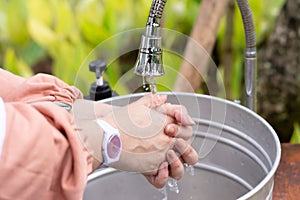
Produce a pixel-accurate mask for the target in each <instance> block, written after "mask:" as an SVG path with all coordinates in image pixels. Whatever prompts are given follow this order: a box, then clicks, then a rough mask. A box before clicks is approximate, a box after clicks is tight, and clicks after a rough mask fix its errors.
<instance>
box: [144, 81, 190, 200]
mask: <svg viewBox="0 0 300 200" xmlns="http://www.w3.org/2000/svg"><path fill="white" fill-rule="evenodd" d="M143 90H144V91H145V92H151V93H152V94H156V93H157V88H156V81H155V77H153V76H143ZM184 167H185V171H186V172H187V173H188V174H189V175H191V176H194V175H195V169H194V167H193V166H192V165H188V164H186V163H185V164H184ZM167 188H168V189H169V191H171V192H175V193H176V194H178V193H179V192H180V190H179V187H178V182H177V180H175V179H173V178H169V180H168V183H167V185H166V186H165V187H163V188H161V189H159V191H160V192H161V193H162V194H163V199H162V200H168V192H167Z"/></svg>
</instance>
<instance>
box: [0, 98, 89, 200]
mask: <svg viewBox="0 0 300 200" xmlns="http://www.w3.org/2000/svg"><path fill="white" fill-rule="evenodd" d="M4 105H5V113H6V115H5V120H6V135H5V139H4V143H3V149H2V154H1V162H0V180H5V181H0V199H80V198H81V197H82V194H83V191H84V187H85V184H86V176H87V174H88V173H89V172H91V170H92V158H91V156H90V154H89V153H88V152H87V151H86V150H85V149H84V148H83V145H82V144H81V141H80V140H79V138H78V136H77V135H75V134H74V132H75V130H76V127H75V126H74V123H73V120H72V118H71V116H70V114H69V113H68V112H67V111H65V110H64V109H63V108H60V107H58V106H56V105H54V104H53V103H51V102H49V103H44V102H43V103H35V104H31V105H30V104H25V103H5V104H4Z"/></svg>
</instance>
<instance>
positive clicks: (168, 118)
mask: <svg viewBox="0 0 300 200" xmlns="http://www.w3.org/2000/svg"><path fill="white" fill-rule="evenodd" d="M166 101H167V96H165V95H151V94H149V95H145V96H144V97H142V98H141V99H139V100H138V101H136V102H134V103H131V104H129V105H128V106H125V107H113V106H106V108H104V107H103V105H101V107H102V112H100V109H99V110H98V111H97V106H96V113H101V114H100V115H99V114H98V117H100V118H101V119H102V120H104V121H106V122H108V123H109V124H110V125H111V126H113V127H115V128H117V129H118V130H119V132H120V135H121V140H122V144H123V148H122V153H121V157H120V160H119V161H118V162H115V163H112V164H111V167H113V168H116V169H119V170H124V171H129V172H138V173H142V174H144V176H145V177H146V178H147V180H148V181H149V182H150V183H151V184H152V185H154V186H155V187H157V188H161V187H163V186H164V185H165V184H166V182H167V180H168V177H169V176H170V177H172V178H174V179H177V180H178V179H180V178H182V176H183V175H184V167H183V163H187V164H189V165H193V164H195V163H196V162H197V161H198V155H197V153H196V151H195V150H194V149H193V148H192V147H191V145H190V143H189V140H190V138H191V136H192V125H194V122H193V120H192V119H191V118H190V116H189V115H188V113H187V111H186V108H185V107H184V106H181V105H172V104H168V103H166ZM104 110H106V111H105V112H103V111H104Z"/></svg>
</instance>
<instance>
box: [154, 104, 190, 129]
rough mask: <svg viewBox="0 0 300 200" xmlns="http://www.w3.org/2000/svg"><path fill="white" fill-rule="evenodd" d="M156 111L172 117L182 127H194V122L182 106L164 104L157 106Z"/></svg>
mask: <svg viewBox="0 0 300 200" xmlns="http://www.w3.org/2000/svg"><path fill="white" fill-rule="evenodd" d="M156 109H157V111H159V112H161V113H163V114H165V115H168V116H170V117H173V118H174V119H176V121H177V122H178V123H181V124H182V125H185V126H191V125H195V122H194V120H193V119H192V118H191V117H190V116H189V114H188V112H187V110H186V108H185V107H184V106H182V105H173V104H170V103H166V104H163V105H161V106H158V107H157V108H156Z"/></svg>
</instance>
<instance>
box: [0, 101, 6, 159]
mask: <svg viewBox="0 0 300 200" xmlns="http://www.w3.org/2000/svg"><path fill="white" fill-rule="evenodd" d="M5 133H6V112H5V106H4V102H3V100H2V98H1V97H0V158H1V153H2V148H3V144H4V139H5Z"/></svg>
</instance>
